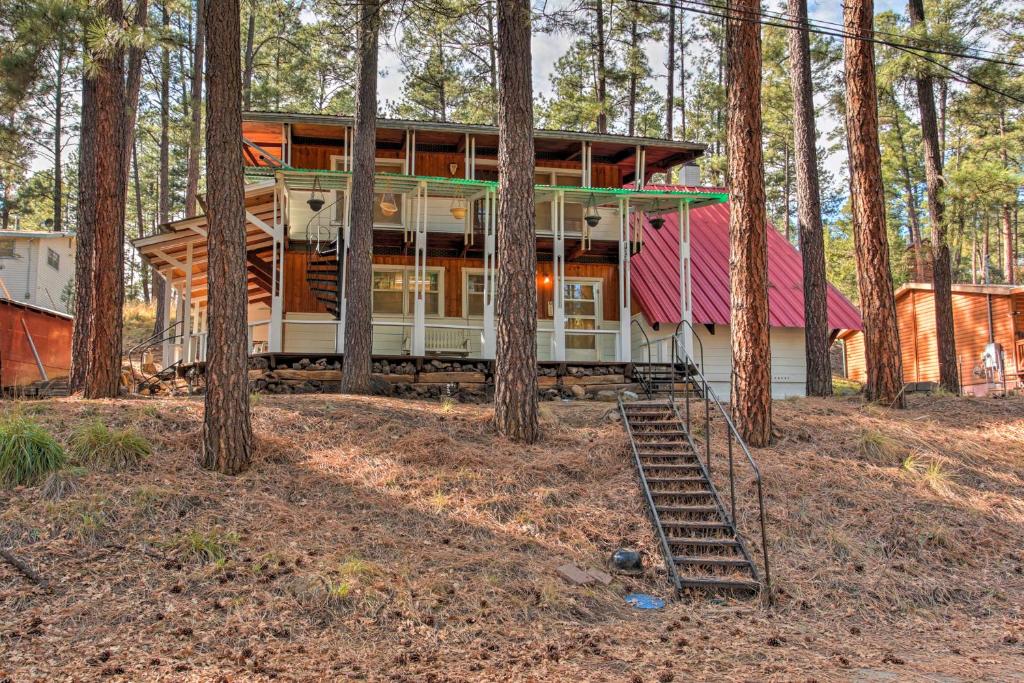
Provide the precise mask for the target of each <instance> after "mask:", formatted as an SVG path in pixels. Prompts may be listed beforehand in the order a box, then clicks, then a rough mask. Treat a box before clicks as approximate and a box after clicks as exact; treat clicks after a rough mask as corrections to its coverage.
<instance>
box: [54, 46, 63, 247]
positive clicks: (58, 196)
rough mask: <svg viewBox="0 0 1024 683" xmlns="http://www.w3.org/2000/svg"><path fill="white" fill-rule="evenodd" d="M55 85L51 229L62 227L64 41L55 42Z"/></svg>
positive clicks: (61, 228) (56, 229) (55, 229)
mask: <svg viewBox="0 0 1024 683" xmlns="http://www.w3.org/2000/svg"><path fill="white" fill-rule="evenodd" d="M56 62H57V63H56V66H57V73H56V84H57V87H56V89H55V91H54V96H53V231H54V232H60V231H61V230H63V229H64V169H63V167H62V165H61V153H62V151H63V149H64V131H63V127H64V67H65V64H64V41H63V39H60V40H59V41H58V43H57V59H56Z"/></svg>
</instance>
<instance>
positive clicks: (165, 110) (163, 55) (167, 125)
mask: <svg viewBox="0 0 1024 683" xmlns="http://www.w3.org/2000/svg"><path fill="white" fill-rule="evenodd" d="M160 18H161V24H162V25H163V29H164V31H165V32H166V31H167V30H168V29H169V27H170V25H171V15H170V12H168V11H167V0H164V2H163V3H161V6H160ZM170 129H171V50H170V48H169V47H168V46H167V45H164V46H163V47H162V48H161V49H160V170H159V172H158V180H157V194H158V195H159V197H158V202H159V205H158V209H157V213H158V219H157V221H158V223H159V224H160V225H161V226H162V225H164V224H166V223H167V221H169V220H170V219H171V137H170ZM152 275H153V299H154V300H155V301H156V316H155V318H154V321H153V334H158V333H159V332H160V331H162V330H163V329H164V328H165V327H166V326H167V320H165V318H164V287H165V286H166V284H165V282H164V278H163V276H162V275H161V274H160V273H159V272H157V269H156V268H153V269H152ZM163 362H164V363H166V362H167V359H166V358H164V359H163Z"/></svg>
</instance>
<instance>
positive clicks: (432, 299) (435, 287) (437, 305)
mask: <svg viewBox="0 0 1024 683" xmlns="http://www.w3.org/2000/svg"><path fill="white" fill-rule="evenodd" d="M414 273H415V269H414V268H413V267H411V266H410V267H407V268H406V267H397V268H386V267H376V266H375V267H374V269H373V312H374V313H375V314H377V315H412V314H413V313H415V312H416V302H415V295H416V289H415V283H414V282H413V279H414ZM442 274H443V270H442V269H441V268H428V269H427V273H426V280H425V282H424V309H425V310H426V314H427V315H435V316H439V315H442V314H443V311H442V310H441V302H442V301H443V296H442V294H443V291H442V290H443V278H442Z"/></svg>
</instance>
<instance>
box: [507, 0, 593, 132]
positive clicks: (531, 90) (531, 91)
mask: <svg viewBox="0 0 1024 683" xmlns="http://www.w3.org/2000/svg"><path fill="white" fill-rule="evenodd" d="M498 2H499V4H500V3H501V2H502V0H498ZM594 13H595V17H594V20H595V23H596V24H597V26H596V28H597V31H596V35H597V44H596V45H595V46H594V50H595V51H596V52H597V106H598V111H597V132H598V133H607V132H608V68H607V63H606V60H607V55H606V54H605V50H606V49H607V45H606V41H605V31H604V0H596V1H595V4H594ZM498 15H499V17H500V16H501V8H500V7H499V9H498ZM499 23H500V19H499ZM498 34H499V39H498V41H499V59H500V47H501V46H500V42H501V38H500V34H501V27H500V26H499V27H498ZM499 68H500V66H499ZM531 92H532V85H531ZM499 100H500V97H499Z"/></svg>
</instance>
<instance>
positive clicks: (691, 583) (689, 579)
mask: <svg viewBox="0 0 1024 683" xmlns="http://www.w3.org/2000/svg"><path fill="white" fill-rule="evenodd" d="M679 581H680V583H682V584H683V588H730V589H744V590H752V591H759V590H761V584H760V583H758V582H757V581H754V580H752V579H751V580H747V581H744V580H742V579H714V578H705V577H697V576H680V577H679Z"/></svg>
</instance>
